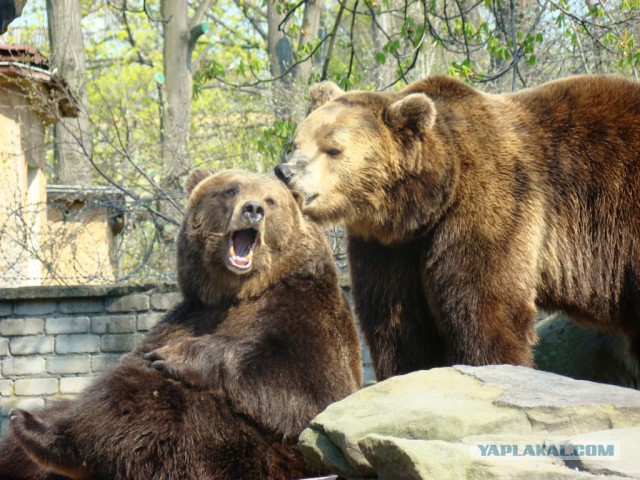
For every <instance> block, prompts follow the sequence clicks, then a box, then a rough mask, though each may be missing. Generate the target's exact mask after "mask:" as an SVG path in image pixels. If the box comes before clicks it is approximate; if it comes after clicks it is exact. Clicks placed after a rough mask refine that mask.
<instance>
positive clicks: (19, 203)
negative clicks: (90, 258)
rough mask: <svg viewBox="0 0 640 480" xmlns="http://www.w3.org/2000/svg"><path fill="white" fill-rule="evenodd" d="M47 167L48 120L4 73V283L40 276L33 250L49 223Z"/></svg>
mask: <svg viewBox="0 0 640 480" xmlns="http://www.w3.org/2000/svg"><path fill="white" fill-rule="evenodd" d="M43 167H44V124H43V122H42V120H41V119H40V117H39V116H38V114H37V113H36V111H35V110H34V109H33V108H32V107H31V106H30V103H29V99H28V97H27V96H26V95H25V93H24V91H23V90H22V89H21V88H20V87H19V85H18V84H17V83H15V82H11V81H10V79H6V78H0V239H1V242H0V286H9V285H13V286H16V285H27V284H38V283H39V281H40V277H41V269H42V267H41V265H40V263H39V262H38V261H37V259H36V255H35V254H33V252H37V251H38V250H39V246H40V245H39V242H40V229H41V228H42V226H43V225H44V224H45V223H46V179H45V175H44V171H43ZM25 246H26V247H27V248H25Z"/></svg>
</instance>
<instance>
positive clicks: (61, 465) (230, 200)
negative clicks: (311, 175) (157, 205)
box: [0, 170, 361, 480]
mask: <svg viewBox="0 0 640 480" xmlns="http://www.w3.org/2000/svg"><path fill="white" fill-rule="evenodd" d="M186 191H187V194H188V206H187V211H186V215H185V219H184V222H183V224H182V227H181V229H180V232H179V236H178V264H177V266H178V283H179V286H180V289H181V291H182V294H183V297H184V300H183V302H182V303H180V304H179V305H178V306H177V307H176V308H175V309H174V310H173V311H172V312H170V313H169V314H168V315H167V316H166V317H165V318H164V319H163V320H162V321H161V322H160V323H159V324H158V325H156V326H155V327H154V328H153V329H152V330H151V331H150V332H149V333H148V334H147V336H146V337H145V339H144V340H143V341H142V343H141V344H140V345H139V346H138V347H137V348H136V349H135V350H134V351H133V352H131V353H130V354H127V355H125V356H124V357H123V358H122V359H121V360H120V362H119V363H118V364H117V365H115V366H114V367H113V368H112V369H111V370H110V371H108V372H107V373H106V374H105V375H103V376H102V377H100V378H98V379H97V380H96V381H95V382H94V383H93V384H92V385H90V386H89V387H88V388H87V389H86V390H85V391H84V392H83V393H82V394H81V395H80V396H79V397H78V398H77V399H75V400H72V401H65V402H61V403H59V404H57V405H55V406H53V407H47V408H46V409H44V410H43V411H41V412H35V413H30V412H26V411H22V410H15V411H13V412H12V413H11V415H10V419H11V421H10V435H9V436H7V437H6V438H5V439H4V440H3V442H2V443H0V478H3V479H4V478H13V479H20V478H31V479H53V478H60V477H59V475H60V476H64V477H67V478H73V479H89V478H91V479H121V480H124V479H130V480H142V479H144V480H148V479H151V478H153V479H156V480H162V479H167V480H168V479H176V478H178V479H194V480H195V479H216V480H225V479H229V480H231V479H241V478H244V479H249V478H251V479H282V480H284V479H291V478H301V477H305V476H313V475H314V474H318V473H320V472H316V471H314V470H313V469H311V468H310V467H308V466H307V465H306V464H305V462H304V460H303V459H302V456H301V455H300V453H299V451H298V449H297V446H296V442H297V437H298V435H299V434H300V432H301V431H302V430H303V429H304V428H305V426H306V425H307V423H308V422H309V421H310V420H311V419H312V418H313V417H314V416H315V415H317V414H318V413H319V412H320V411H321V410H323V409H324V408H325V407H326V406H327V405H328V404H330V403H332V402H334V401H337V400H340V399H341V398H343V397H345V396H347V395H349V394H350V393H352V392H354V391H356V390H357V389H358V388H359V387H360V385H361V366H360V365H361V364H360V355H359V354H360V350H359V343H358V337H357V334H356V330H355V326H354V322H353V318H352V315H351V312H350V309H349V307H348V305H347V303H346V301H345V299H344V297H343V295H342V291H341V289H340V286H339V282H338V276H337V272H336V269H335V266H334V263H333V257H332V255H331V251H330V249H329V246H328V244H327V242H326V239H325V237H324V234H323V232H322V231H321V230H320V229H319V228H318V227H316V226H315V225H313V224H311V223H309V222H307V221H306V220H305V219H304V218H303V216H302V213H301V211H300V204H299V200H300V197H299V196H298V195H297V194H295V193H294V194H292V192H290V191H289V190H288V189H287V188H286V187H284V185H282V184H281V183H280V182H279V181H278V180H276V179H275V178H274V177H272V176H267V175H258V174H251V173H247V172H240V171H222V172H219V173H216V174H213V173H211V172H209V171H203V170H197V171H195V172H194V173H192V174H191V176H190V177H189V178H188V179H187V182H186Z"/></svg>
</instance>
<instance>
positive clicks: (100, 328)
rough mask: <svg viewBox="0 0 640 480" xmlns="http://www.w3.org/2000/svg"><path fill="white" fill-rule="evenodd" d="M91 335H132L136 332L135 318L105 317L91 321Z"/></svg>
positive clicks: (121, 316)
mask: <svg viewBox="0 0 640 480" xmlns="http://www.w3.org/2000/svg"><path fill="white" fill-rule="evenodd" d="M91 331H92V332H93V333H133V332H135V331H136V317H134V316H133V315H107V316H102V317H94V318H92V319H91Z"/></svg>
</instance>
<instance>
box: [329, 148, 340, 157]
mask: <svg viewBox="0 0 640 480" xmlns="http://www.w3.org/2000/svg"><path fill="white" fill-rule="evenodd" d="M327 155H329V156H330V157H333V158H335V157H339V156H340V155H342V150H340V149H339V148H330V149H328V150H327Z"/></svg>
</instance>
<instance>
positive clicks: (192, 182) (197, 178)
mask: <svg viewBox="0 0 640 480" xmlns="http://www.w3.org/2000/svg"><path fill="white" fill-rule="evenodd" d="M211 175H213V172H212V171H211V170H202V169H198V170H194V171H193V172H191V173H190V174H189V176H188V177H187V179H186V180H185V182H184V191H185V193H186V194H187V196H189V195H191V192H193V189H194V188H196V185H198V184H199V183H200V182H201V181H203V180H204V179H205V178H207V177H210V176H211Z"/></svg>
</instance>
